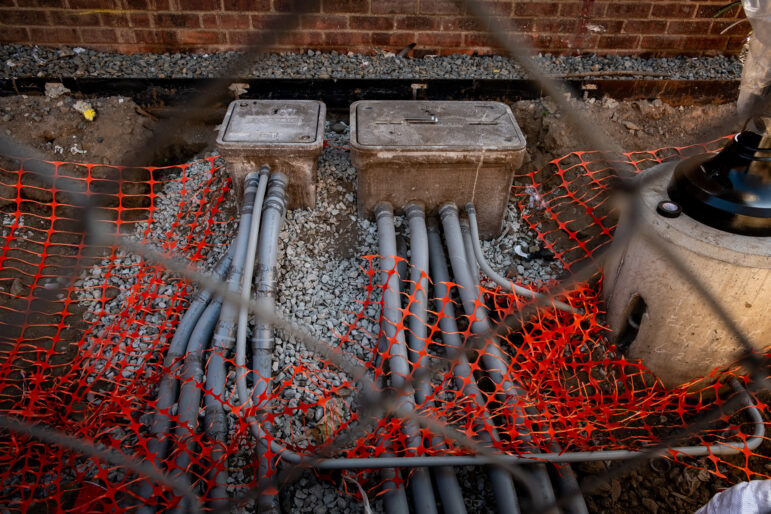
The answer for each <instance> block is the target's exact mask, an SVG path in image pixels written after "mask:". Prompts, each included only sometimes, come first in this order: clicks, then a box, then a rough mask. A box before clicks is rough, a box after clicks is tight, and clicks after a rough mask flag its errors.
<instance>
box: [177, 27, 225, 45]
mask: <svg viewBox="0 0 771 514" xmlns="http://www.w3.org/2000/svg"><path fill="white" fill-rule="evenodd" d="M222 36H223V34H222V32H218V31H214V30H180V31H179V42H180V43H181V44H196V45H207V44H214V43H222V42H223V40H224V38H223V37H222Z"/></svg>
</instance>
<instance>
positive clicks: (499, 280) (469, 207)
mask: <svg viewBox="0 0 771 514" xmlns="http://www.w3.org/2000/svg"><path fill="white" fill-rule="evenodd" d="M466 214H467V215H468V219H469V227H470V229H471V246H472V248H473V249H474V255H475V256H476V260H477V262H478V263H479V266H480V267H481V268H482V271H484V272H485V275H487V276H488V277H489V278H490V280H492V281H493V282H495V283H496V284H498V285H499V286H501V287H502V288H503V289H505V290H506V291H508V292H510V293H517V294H518V295H520V296H524V297H526V298H540V297H541V294H540V293H536V292H535V291H531V290H530V289H527V288H525V287H522V286H519V285H517V284H515V283H514V282H512V281H510V280H507V279H506V277H502V276H501V275H499V274H498V273H496V272H495V270H493V268H491V267H490V264H488V263H487V260H486V259H485V256H484V254H483V253H482V245H481V244H480V243H479V229H478V227H477V216H476V209H474V204H472V203H467V204H466ZM552 304H553V305H554V307H555V308H556V309H559V310H561V311H563V312H568V313H570V314H583V312H582V311H581V310H578V309H574V308H573V307H571V306H570V305H568V304H566V303H565V302H560V301H557V300H554V301H553V302H552Z"/></svg>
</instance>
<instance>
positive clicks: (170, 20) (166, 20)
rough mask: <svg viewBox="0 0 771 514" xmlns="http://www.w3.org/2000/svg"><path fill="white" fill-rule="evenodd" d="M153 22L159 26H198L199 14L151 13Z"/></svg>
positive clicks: (199, 21)
mask: <svg viewBox="0 0 771 514" xmlns="http://www.w3.org/2000/svg"><path fill="white" fill-rule="evenodd" d="M153 24H154V25H155V26H156V27H161V28H169V29H170V28H179V29H181V28H200V27H201V16H200V15H199V14H168V13H164V14H153Z"/></svg>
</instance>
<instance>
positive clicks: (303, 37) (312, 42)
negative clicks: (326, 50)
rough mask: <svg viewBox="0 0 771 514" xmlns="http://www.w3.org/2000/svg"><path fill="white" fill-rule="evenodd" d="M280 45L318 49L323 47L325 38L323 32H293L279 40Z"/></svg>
mask: <svg viewBox="0 0 771 514" xmlns="http://www.w3.org/2000/svg"><path fill="white" fill-rule="evenodd" d="M281 42H282V44H284V45H291V46H299V47H305V48H307V47H316V48H318V47H320V46H324V43H325V37H324V33H323V32H311V31H307V30H304V31H301V32H297V31H293V32H290V33H287V35H286V37H285V38H282V39H281Z"/></svg>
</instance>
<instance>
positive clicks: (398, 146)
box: [351, 100, 525, 238]
mask: <svg viewBox="0 0 771 514" xmlns="http://www.w3.org/2000/svg"><path fill="white" fill-rule="evenodd" d="M524 151H525V137H524V136H523V135H522V131H521V130H520V129H519V126H518V125H517V121H516V120H515V119H514V115H513V114H512V112H511V109H510V108H509V107H508V106H507V105H505V104H502V103H500V102H430V101H400V100H397V101H385V100H383V101H360V102H356V103H354V104H353V105H351V161H352V162H353V165H354V166H356V168H357V169H358V176H359V184H358V204H359V215H360V216H363V217H370V218H372V217H373V208H374V207H375V205H376V204H377V203H378V202H381V201H387V202H390V203H391V204H392V205H393V206H394V209H395V210H396V211H397V212H398V211H399V210H400V209H401V208H402V206H404V205H405V204H407V202H409V201H413V200H416V201H421V202H423V203H424V204H425V205H426V209H427V211H428V212H429V213H431V212H436V210H437V209H438V208H439V207H440V206H441V205H442V204H443V203H445V202H455V203H456V204H457V205H458V206H459V207H461V208H462V207H463V206H464V205H465V204H466V203H467V202H473V203H474V205H475V206H476V208H477V216H478V222H479V231H480V234H481V237H483V238H490V237H494V236H495V235H497V234H498V233H499V232H500V230H501V228H502V226H503V218H504V215H505V212H506V204H507V202H508V200H509V193H510V191H511V181H512V179H513V176H514V171H515V170H516V169H517V168H518V167H519V166H520V164H522V158H523V156H524Z"/></svg>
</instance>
